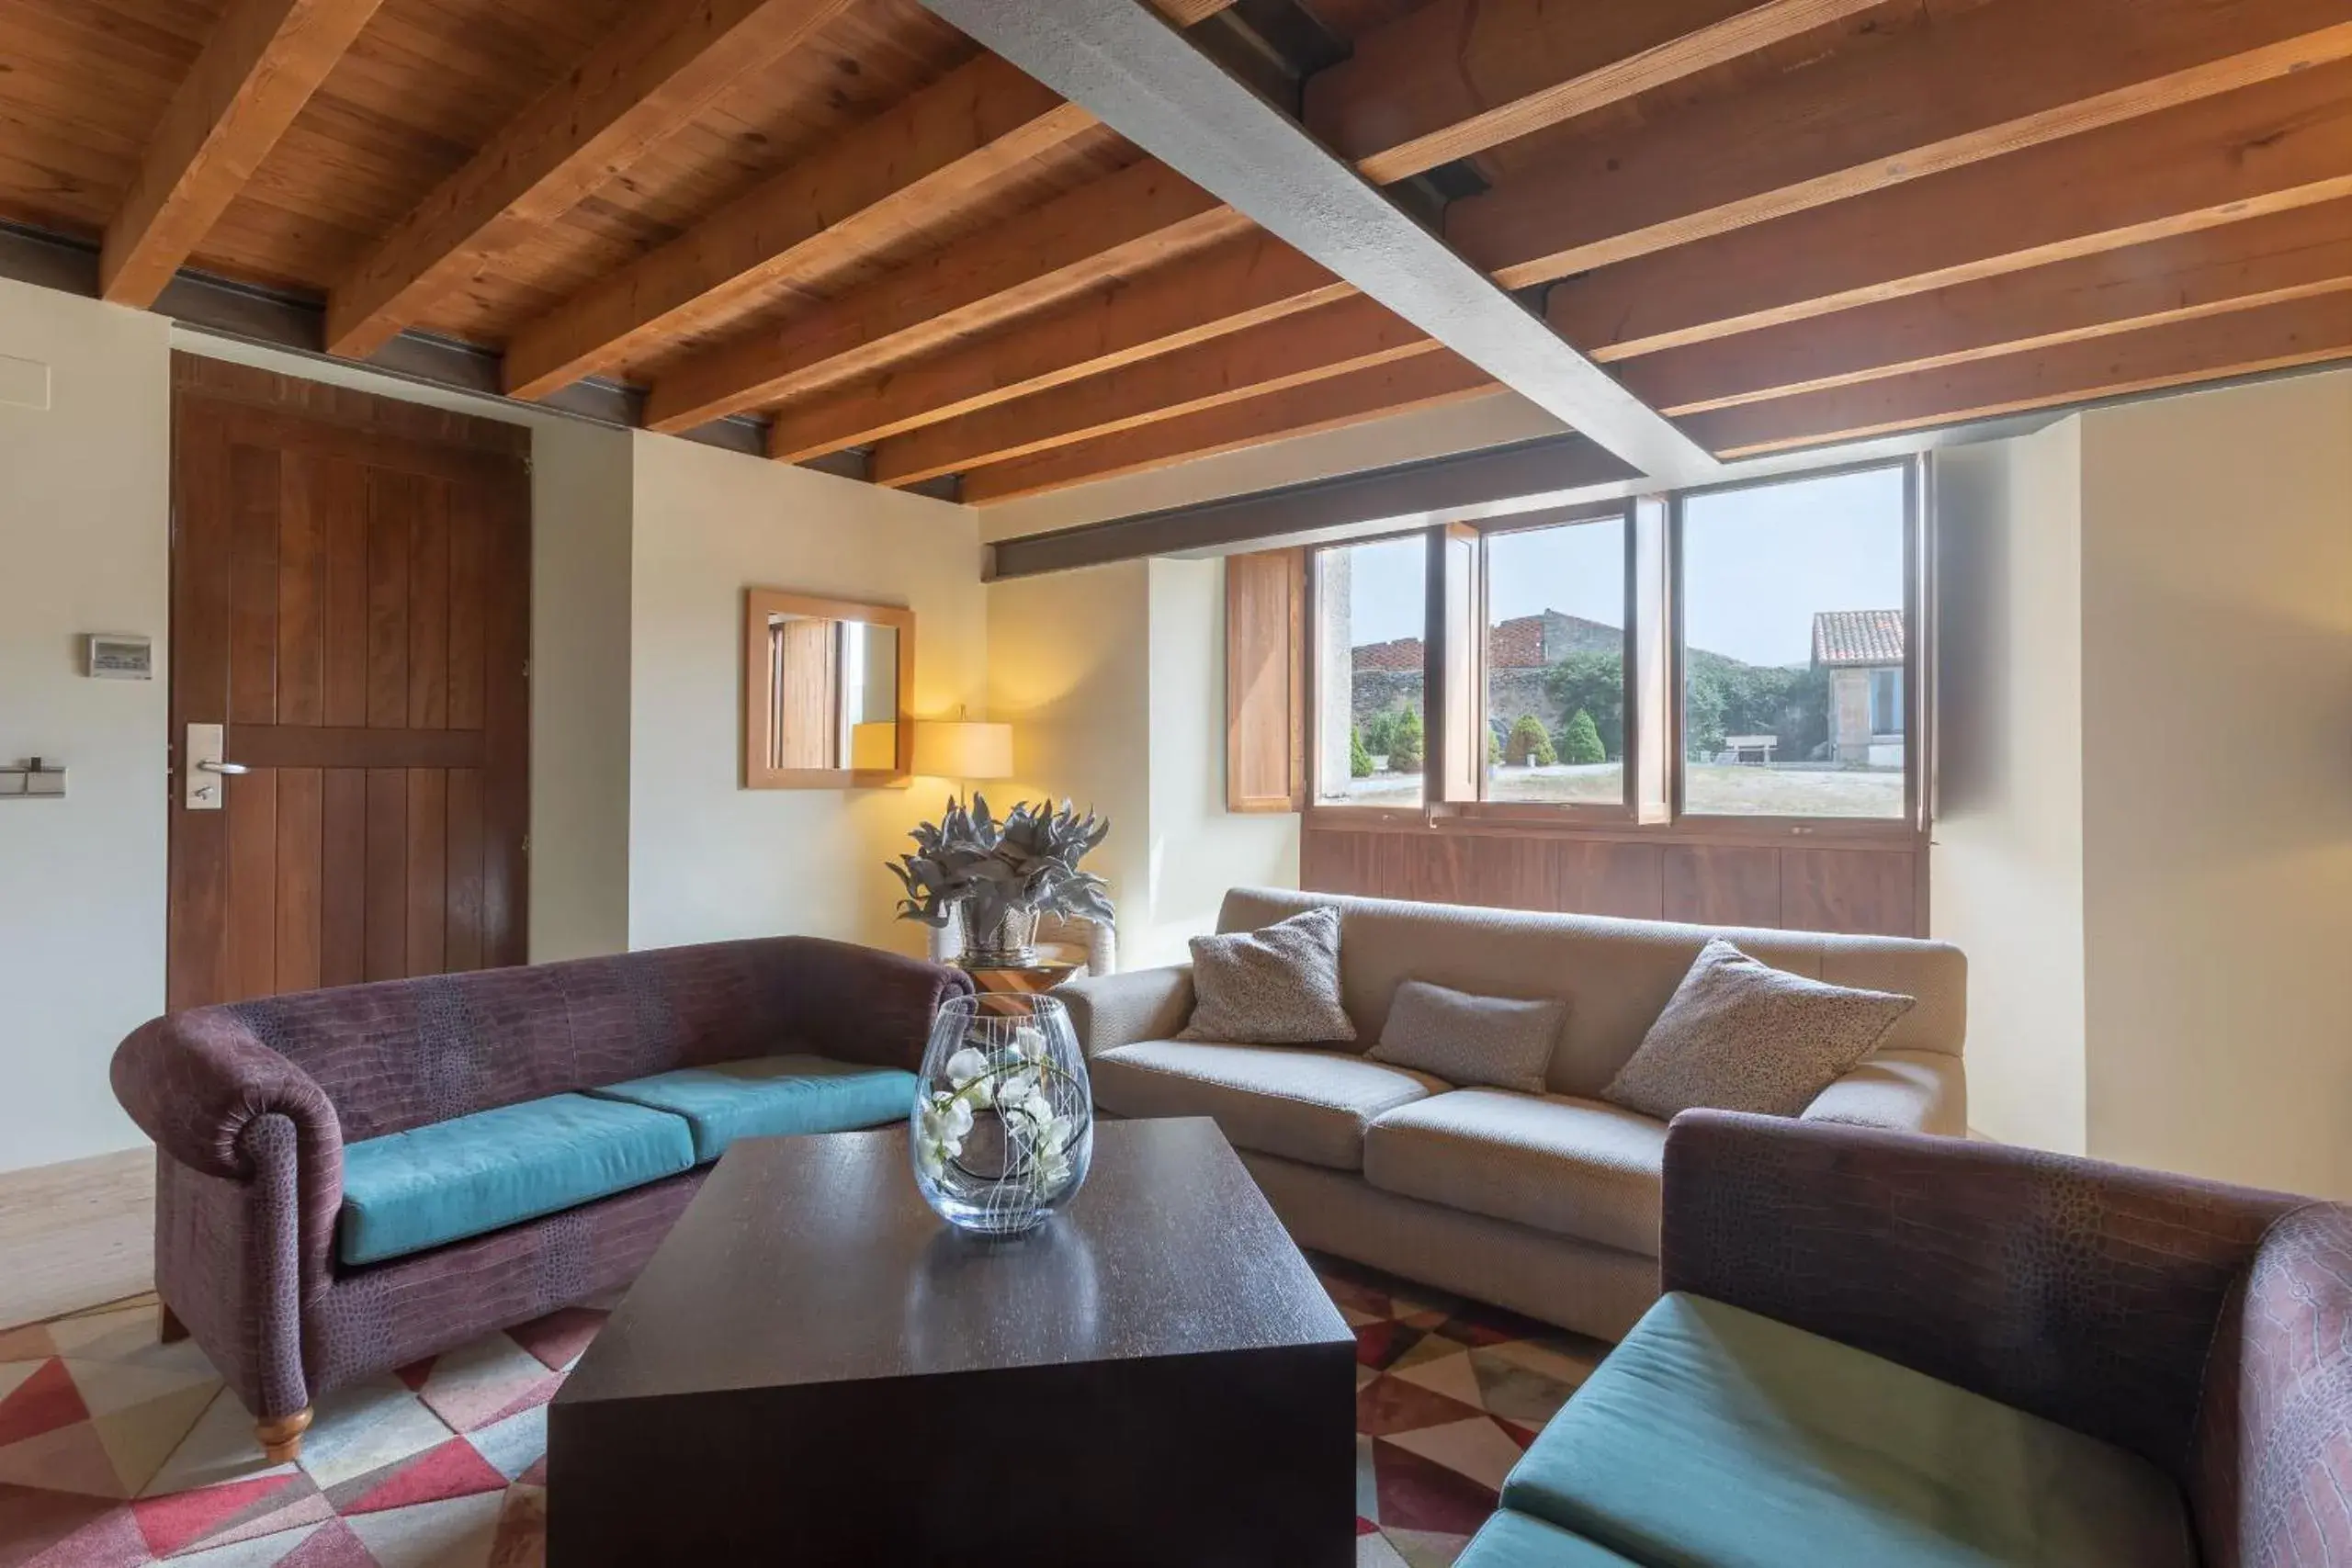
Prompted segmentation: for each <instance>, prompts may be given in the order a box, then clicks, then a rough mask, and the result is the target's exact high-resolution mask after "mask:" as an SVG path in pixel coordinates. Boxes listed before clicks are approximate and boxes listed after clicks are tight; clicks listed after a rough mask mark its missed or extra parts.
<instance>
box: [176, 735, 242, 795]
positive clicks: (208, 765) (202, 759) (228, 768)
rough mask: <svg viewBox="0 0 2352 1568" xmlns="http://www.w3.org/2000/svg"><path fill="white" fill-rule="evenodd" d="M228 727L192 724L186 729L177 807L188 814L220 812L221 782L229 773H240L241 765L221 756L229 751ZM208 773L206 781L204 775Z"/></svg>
mask: <svg viewBox="0 0 2352 1568" xmlns="http://www.w3.org/2000/svg"><path fill="white" fill-rule="evenodd" d="M228 741H229V735H228V728H227V727H226V726H224V725H218V724H191V725H189V726H188V727H187V746H186V748H185V749H184V750H182V751H181V752H180V759H181V772H180V805H181V806H183V807H186V808H187V809H188V810H190V811H218V810H220V780H221V779H223V778H226V777H229V776H231V775H232V774H235V773H243V772H244V771H245V766H244V764H243V763H242V762H224V761H221V760H220V753H221V752H222V751H224V750H228ZM208 773H209V774H210V775H211V777H209V778H208V777H206V776H205V775H207V774H208Z"/></svg>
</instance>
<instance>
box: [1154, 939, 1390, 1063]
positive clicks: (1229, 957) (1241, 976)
mask: <svg viewBox="0 0 2352 1568" xmlns="http://www.w3.org/2000/svg"><path fill="white" fill-rule="evenodd" d="M1355 1037H1356V1026H1355V1024H1354V1023H1353V1022H1351V1021H1350V1020H1349V1018H1348V1015H1347V1010H1345V1009H1343V1008H1341V1007H1340V911H1339V910H1337V909H1334V908H1331V907H1330V906H1329V905H1325V906H1324V907H1323V908H1319V909H1308V910H1306V911H1305V912H1304V913H1301V914H1296V915H1293V916H1292V917H1291V918H1290V919H1286V920H1277V921H1275V922H1274V923H1273V924H1272V925H1271V926H1268V927H1266V928H1265V929H1264V930H1262V931H1235V932H1233V933H1231V934H1230V935H1227V936H1196V937H1194V938H1193V1021H1191V1022H1190V1023H1188V1024H1186V1025H1185V1026H1184V1032H1182V1034H1179V1035H1178V1036H1176V1038H1177V1039H1179V1040H1221V1041H1225V1042H1227V1043H1230V1044H1235V1045H1319V1044H1323V1043H1328V1042H1331V1041H1346V1040H1353V1039H1354V1038H1355Z"/></svg>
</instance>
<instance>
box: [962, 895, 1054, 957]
mask: <svg viewBox="0 0 2352 1568" xmlns="http://www.w3.org/2000/svg"><path fill="white" fill-rule="evenodd" d="M968 909H969V906H967V914H966V916H965V922H966V923H965V927H964V951H963V953H960V954H959V955H958V956H957V957H956V964H957V965H958V966H959V967H961V968H965V969H1026V968H1028V967H1030V966H1031V965H1032V964H1035V963H1036V962H1037V947H1036V942H1037V911H1036V910H1035V909H1007V910H1006V911H1005V912H1004V913H1003V915H1001V917H999V918H998V919H997V921H996V923H995V924H993V925H991V926H987V927H982V926H978V925H975V924H973V923H971V917H970V915H969V913H968Z"/></svg>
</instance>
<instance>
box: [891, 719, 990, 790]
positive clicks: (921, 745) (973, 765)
mask: <svg viewBox="0 0 2352 1568" xmlns="http://www.w3.org/2000/svg"><path fill="white" fill-rule="evenodd" d="M915 772H916V773H922V774H923V775H924V776H925V777H928V778H934V779H1009V778H1011V777H1012V726H1011V725H1009V724H983V723H980V722H978V720H973V719H919V720H917V721H916V724H915Z"/></svg>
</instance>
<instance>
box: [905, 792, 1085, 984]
mask: <svg viewBox="0 0 2352 1568" xmlns="http://www.w3.org/2000/svg"><path fill="white" fill-rule="evenodd" d="M1110 831H1111V824H1110V823H1109V821H1107V820H1106V819H1104V818H1100V817H1097V816H1095V815H1094V814H1093V813H1092V812H1091V811H1090V812H1087V813H1086V814H1084V815H1083V816H1081V815H1080V814H1079V813H1078V812H1077V811H1074V810H1072V809H1071V807H1070V804H1069V802H1068V801H1064V802H1062V804H1061V806H1060V807H1059V808H1058V809H1057V808H1056V807H1053V806H1052V805H1051V804H1050V803H1047V804H1046V805H1042V806H1033V805H1031V804H1030V803H1029V802H1027V801H1023V802H1021V803H1020V804H1018V805H1016V806H1014V807H1013V808H1012V810H1011V811H1009V812H1007V813H1006V814H1005V816H1004V819H1003V820H1002V821H999V820H998V819H997V818H995V817H994V816H992V815H991V814H990V813H989V802H988V797H987V796H986V795H977V794H976V795H973V796H972V805H971V807H970V809H969V810H967V809H966V808H965V806H964V803H963V802H962V801H961V800H960V799H955V798H950V799H949V801H948V802H947V810H946V811H945V813H944V814H943V815H942V817H941V818H940V819H939V821H938V822H936V823H931V822H925V823H922V824H921V825H920V826H918V827H917V828H916V829H914V831H913V832H911V833H910V834H909V835H908V837H910V838H911V839H913V840H914V841H915V851H914V852H913V853H912V854H907V855H900V856H899V858H898V860H896V861H895V862H892V863H890V871H891V873H892V874H894V875H896V876H897V877H898V879H899V884H900V886H903V887H905V889H906V893H907V896H906V897H905V899H904V900H902V901H901V902H900V903H899V919H902V920H920V921H921V922H922V923H923V924H924V925H926V926H930V927H931V928H933V930H937V929H939V928H941V927H943V926H945V925H946V924H947V923H948V921H949V919H951V918H952V917H953V914H954V912H955V911H956V910H957V909H958V908H960V909H961V911H962V914H963V919H964V930H965V931H966V932H967V942H966V945H965V949H964V953H963V956H961V957H960V958H958V959H957V960H956V962H957V963H958V964H962V965H963V966H964V967H965V968H967V969H1019V968H1023V967H1026V966H1028V965H1030V964H1035V962H1036V960H1037V954H1036V950H1035V946H1034V943H1035V941H1036V933H1037V917H1038V916H1040V915H1076V916H1080V917H1082V918H1084V919H1091V920H1103V921H1106V922H1107V921H1108V920H1110V919H1111V918H1112V914H1111V900H1110V898H1109V897H1108V886H1107V885H1106V884H1105V883H1104V882H1103V879H1102V878H1101V877H1099V876H1096V875H1095V874H1093V873H1091V872H1087V871H1081V870H1080V869H1079V862H1080V861H1082V860H1084V859H1085V858H1086V856H1087V853H1088V852H1090V851H1091V850H1092V849H1093V848H1094V846H1095V845H1097V844H1099V843H1101V842H1102V841H1103V837H1104V835H1106V834H1108V833H1109V832H1110Z"/></svg>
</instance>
